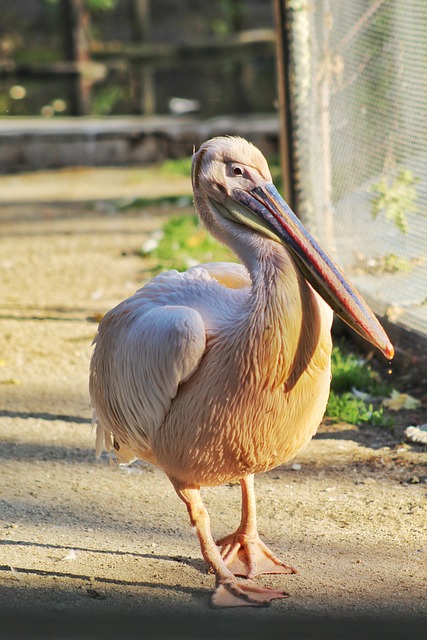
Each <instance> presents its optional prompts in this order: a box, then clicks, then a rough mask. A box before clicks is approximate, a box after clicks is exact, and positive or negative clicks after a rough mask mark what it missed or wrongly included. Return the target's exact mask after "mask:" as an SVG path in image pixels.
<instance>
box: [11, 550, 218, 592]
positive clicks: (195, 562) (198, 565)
mask: <svg viewBox="0 0 427 640" xmlns="http://www.w3.org/2000/svg"><path fill="white" fill-rule="evenodd" d="M1 546H10V547H12V546H13V547H35V548H39V549H50V550H54V551H64V550H66V551H78V552H83V553H94V554H101V555H102V554H104V555H109V556H131V557H133V558H144V559H150V560H153V559H154V560H164V561H167V562H176V563H179V564H184V565H187V566H188V567H191V568H192V569H195V570H196V571H198V572H199V573H203V574H206V564H205V562H204V561H203V560H202V559H199V558H188V557H185V556H180V555H174V556H168V555H162V554H156V553H140V552H138V551H121V550H114V551H113V550H111V549H93V548H88V547H77V546H72V547H71V546H69V545H58V544H51V543H47V542H31V541H29V540H0V547H1ZM61 560H62V558H58V559H57V562H60V561H61ZM5 568H6V570H10V567H9V566H8V565H0V570H2V571H4V570H5ZM19 571H21V570H18V572H19ZM22 571H23V572H24V573H36V574H37V572H38V570H36V569H31V570H30V569H22ZM40 571H41V573H40V574H38V575H61V576H65V577H67V576H68V577H70V576H71V574H70V575H69V574H68V573H63V572H46V571H45V570H40ZM76 577H82V576H77V575H76ZM97 580H98V578H97ZM99 580H100V581H102V580H103V578H99ZM105 580H106V581H107V582H113V580H112V579H105ZM117 584H135V585H139V584H140V583H139V582H126V581H118V582H117ZM141 584H142V583H141ZM143 584H145V583H143ZM147 584H148V583H147Z"/></svg>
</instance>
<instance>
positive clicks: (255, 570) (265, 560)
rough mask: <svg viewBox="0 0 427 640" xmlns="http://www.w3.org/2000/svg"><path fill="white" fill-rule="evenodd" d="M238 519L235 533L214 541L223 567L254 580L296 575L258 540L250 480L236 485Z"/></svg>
mask: <svg viewBox="0 0 427 640" xmlns="http://www.w3.org/2000/svg"><path fill="white" fill-rule="evenodd" d="M240 484H241V488H242V518H241V521H240V525H239V527H238V528H237V530H236V531H235V532H234V533H232V534H230V535H228V536H225V537H224V538H221V539H220V540H218V541H217V543H216V544H217V545H218V547H219V548H220V552H221V556H222V558H223V560H224V562H225V564H226V566H227V567H228V568H229V569H230V571H232V572H233V574H234V575H237V576H245V577H247V578H254V577H255V576H257V575H260V574H262V573H297V570H296V569H294V568H293V567H291V566H289V565H287V564H285V563H284V562H282V561H281V560H279V558H277V557H276V556H275V555H274V554H273V552H272V551H270V549H269V548H268V547H267V545H266V544H264V542H263V541H262V540H261V539H260V537H259V535H258V530H257V522H256V503H255V489H254V476H253V475H250V476H247V477H246V478H242V480H241V481H240Z"/></svg>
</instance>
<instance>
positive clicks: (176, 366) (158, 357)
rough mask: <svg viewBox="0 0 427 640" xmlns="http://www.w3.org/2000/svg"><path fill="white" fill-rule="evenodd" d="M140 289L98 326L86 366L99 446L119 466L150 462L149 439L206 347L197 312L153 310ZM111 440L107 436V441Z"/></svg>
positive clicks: (168, 308) (171, 308)
mask: <svg viewBox="0 0 427 640" xmlns="http://www.w3.org/2000/svg"><path fill="white" fill-rule="evenodd" d="M146 291H147V289H142V290H140V291H139V292H137V293H136V294H135V295H134V296H132V297H131V298H129V299H128V300H126V301H124V302H122V303H121V304H119V305H118V306H117V307H116V308H115V309H113V310H112V311H110V312H109V313H108V314H107V315H106V316H105V318H104V319H103V320H102V321H101V323H100V326H99V331H98V335H97V337H96V340H95V349H94V353H93V357H92V362H91V373H90V392H91V397H92V401H93V405H94V409H95V413H96V416H97V420H98V433H97V442H98V448H99V447H100V443H101V442H102V435H104V442H105V443H106V445H107V449H108V448H111V446H108V445H111V444H113V442H114V448H115V449H116V451H117V453H118V458H119V459H120V460H121V461H125V462H129V461H131V460H132V459H135V458H136V457H143V458H147V459H150V458H151V442H152V441H153V436H154V433H155V431H156V430H157V429H159V427H160V426H161V425H162V424H163V422H164V420H165V417H166V415H167V413H168V411H169V409H170V406H171V403H172V401H173V399H174V398H175V396H176V394H177V392H178V387H179V385H180V384H181V383H182V382H185V381H186V380H187V379H188V378H189V377H190V376H191V375H192V373H193V372H194V371H195V370H196V369H197V366H198V364H199V362H200V360H201V358H202V356H203V354H204V351H205V347H206V329H205V325H204V322H203V319H202V317H201V315H200V313H199V312H198V311H196V310H195V309H193V308H190V307H187V306H178V305H173V304H169V305H168V304H158V303H156V301H153V300H152V299H150V296H148V295H146V294H145V295H144V292H146ZM111 434H112V436H111Z"/></svg>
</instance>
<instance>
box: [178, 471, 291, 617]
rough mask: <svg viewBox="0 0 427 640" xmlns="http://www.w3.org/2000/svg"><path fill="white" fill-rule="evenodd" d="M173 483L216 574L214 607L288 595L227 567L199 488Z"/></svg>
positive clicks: (260, 604)
mask: <svg viewBox="0 0 427 640" xmlns="http://www.w3.org/2000/svg"><path fill="white" fill-rule="evenodd" d="M172 484H173V485H174V488H175V491H176V492H177V494H178V496H179V497H180V498H181V500H182V501H183V502H184V503H185V505H186V507H187V510H188V513H189V516H190V521H191V524H192V526H194V527H195V529H196V532H197V536H198V538H199V542H200V548H201V551H202V554H203V557H204V559H205V560H206V562H207V563H208V564H209V565H210V566H211V567H212V569H213V571H214V573H215V575H216V590H215V593H214V594H213V596H212V605H213V606H214V607H244V606H250V607H263V606H264V607H265V606H268V605H269V604H270V601H271V600H275V599H276V598H286V597H287V596H288V594H287V593H285V592H283V591H277V590H274V589H268V588H266V587H260V586H258V585H257V584H255V583H254V582H252V580H237V578H236V576H235V575H234V574H233V573H232V572H231V570H230V569H229V568H227V566H226V564H225V562H224V560H223V558H222V556H221V553H220V551H219V549H218V547H217V546H216V544H215V542H214V539H213V538H212V533H211V530H210V520H209V514H208V512H207V510H206V507H205V505H204V504H203V502H202V498H201V496H200V491H199V489H188V488H185V487H181V486H180V484H179V483H178V482H175V481H174V480H172Z"/></svg>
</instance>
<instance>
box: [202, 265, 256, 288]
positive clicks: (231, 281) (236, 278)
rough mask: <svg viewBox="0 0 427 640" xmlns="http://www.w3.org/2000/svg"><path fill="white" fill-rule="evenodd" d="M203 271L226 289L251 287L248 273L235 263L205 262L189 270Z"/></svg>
mask: <svg viewBox="0 0 427 640" xmlns="http://www.w3.org/2000/svg"><path fill="white" fill-rule="evenodd" d="M193 269H204V270H205V271H207V272H208V273H209V275H210V276H211V277H212V278H215V280H217V281H218V282H219V283H220V284H222V285H223V286H224V287H227V288H228V289H243V288H244V287H250V286H251V279H250V277H249V273H248V272H247V270H246V269H245V267H244V266H243V265H242V264H239V263H237V262H206V263H204V264H198V265H197V266H195V267H192V268H191V269H189V272H191V271H192V270H193Z"/></svg>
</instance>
